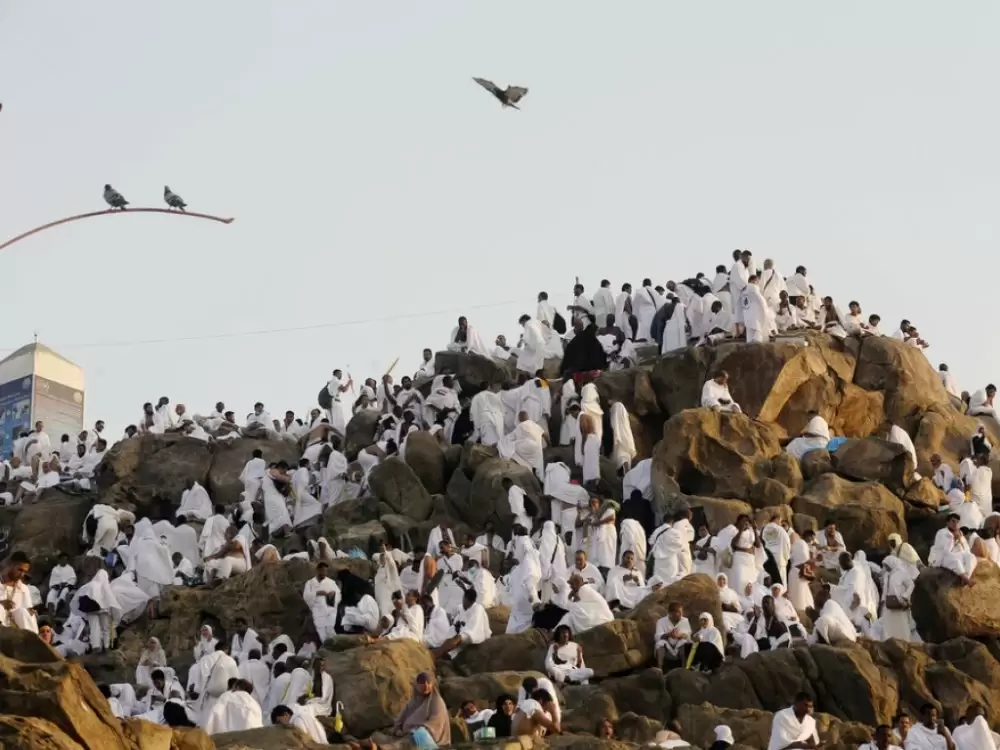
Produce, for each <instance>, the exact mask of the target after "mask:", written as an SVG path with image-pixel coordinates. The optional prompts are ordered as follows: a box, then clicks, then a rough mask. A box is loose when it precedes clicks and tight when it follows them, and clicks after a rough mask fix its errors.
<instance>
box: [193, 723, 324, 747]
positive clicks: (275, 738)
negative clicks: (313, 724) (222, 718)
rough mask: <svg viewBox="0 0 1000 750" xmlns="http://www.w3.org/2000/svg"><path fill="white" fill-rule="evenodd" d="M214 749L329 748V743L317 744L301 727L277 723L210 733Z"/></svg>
mask: <svg viewBox="0 0 1000 750" xmlns="http://www.w3.org/2000/svg"><path fill="white" fill-rule="evenodd" d="M212 740H213V741H214V742H215V748H216V750H324V749H326V750H329V748H330V747H331V746H330V745H317V744H316V743H315V742H313V741H312V740H311V739H309V736H308V735H307V734H306V733H305V732H303V731H302V730H301V729H297V728H296V727H292V726H287V725H279V726H270V727H262V728H261V729H247V730H246V731H243V732H224V733H222V734H214V735H212Z"/></svg>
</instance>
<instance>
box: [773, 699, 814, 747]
mask: <svg viewBox="0 0 1000 750" xmlns="http://www.w3.org/2000/svg"><path fill="white" fill-rule="evenodd" d="M810 737H811V738H812V739H813V740H814V741H815V742H816V744H819V734H818V733H817V732H816V720H815V719H814V718H813V717H812V716H810V715H809V714H806V715H805V716H803V717H802V719H801V721H800V720H799V718H798V717H797V716H796V715H795V708H794V706H789V707H788V708H783V709H781V710H780V711H778V712H777V713H776V714H775V715H774V719H773V720H772V722H771V740H770V742H768V744H767V750H782V749H783V748H784V747H786V746H788V745H791V744H792V743H794V742H805V741H806V740H808V739H809V738H810Z"/></svg>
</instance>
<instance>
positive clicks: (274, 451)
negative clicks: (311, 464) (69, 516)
mask: <svg viewBox="0 0 1000 750" xmlns="http://www.w3.org/2000/svg"><path fill="white" fill-rule="evenodd" d="M255 448H260V449H261V450H262V451H263V452H264V459H265V460H266V461H286V462H288V464H289V465H290V466H294V465H295V463H296V462H298V460H299V455H300V454H299V451H298V448H297V447H296V445H295V444H294V443H290V442H288V441H286V440H251V439H247V438H243V439H240V440H233V441H231V442H227V443H213V444H211V445H209V444H208V443H204V442H202V441H200V440H196V439H194V438H189V437H181V436H177V435H143V436H142V437H140V438H135V439H132V440H124V441H121V442H119V443H116V444H115V445H114V446H113V447H112V448H111V449H109V450H108V452H107V454H106V455H105V457H104V460H103V461H102V462H101V464H100V466H98V467H97V473H96V475H95V476H96V481H97V486H98V488H99V489H100V490H101V499H102V502H104V503H106V504H108V505H114V504H117V503H133V504H135V505H136V506H137V507H138V508H139V515H140V516H142V515H148V516H150V517H151V518H153V519H158V518H169V517H172V515H173V512H174V510H176V508H177V506H178V505H179V504H180V499H181V493H183V492H184V490H185V489H186V487H187V482H188V481H190V480H192V479H193V480H195V481H197V482H200V483H201V484H202V485H204V486H205V488H206V489H207V490H208V492H209V494H210V495H211V496H212V500H213V502H215V503H222V504H224V505H231V504H233V503H236V502H238V501H239V498H240V493H241V492H243V483H242V482H241V481H240V478H239V477H240V472H241V471H242V470H243V466H244V465H245V464H246V462H247V461H249V460H250V458H251V455H252V453H253V451H254V449H255Z"/></svg>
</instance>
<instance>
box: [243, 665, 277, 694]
mask: <svg viewBox="0 0 1000 750" xmlns="http://www.w3.org/2000/svg"><path fill="white" fill-rule="evenodd" d="M240 677H242V678H243V679H244V680H247V681H248V682H249V683H250V684H251V685H253V697H254V699H255V700H256V701H257V702H258V703H259V704H261V705H263V704H264V701H265V700H266V699H267V691H268V688H269V687H270V686H271V670H270V669H268V666H267V664H265V663H264V662H263V661H261V660H260V659H247V660H246V661H245V662H243V663H242V664H240Z"/></svg>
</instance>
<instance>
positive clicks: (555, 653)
mask: <svg viewBox="0 0 1000 750" xmlns="http://www.w3.org/2000/svg"><path fill="white" fill-rule="evenodd" d="M572 635H573V634H572V633H571V632H570V630H569V628H568V627H566V626H565V625H561V626H559V627H557V628H556V630H555V633H554V634H553V636H552V643H551V644H549V648H548V651H547V652H546V654H545V671H546V672H548V673H549V676H550V677H552V679H553V680H555V681H556V683H557V684H559V685H563V684H565V683H573V684H577V685H585V684H587V681H588V680H589V679H590V678H591V677H593V676H594V670H593V669H590V668H588V667H587V665H586V664H584V662H583V648H582V647H581V646H580V644H578V643H574V642H573V638H572Z"/></svg>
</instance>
